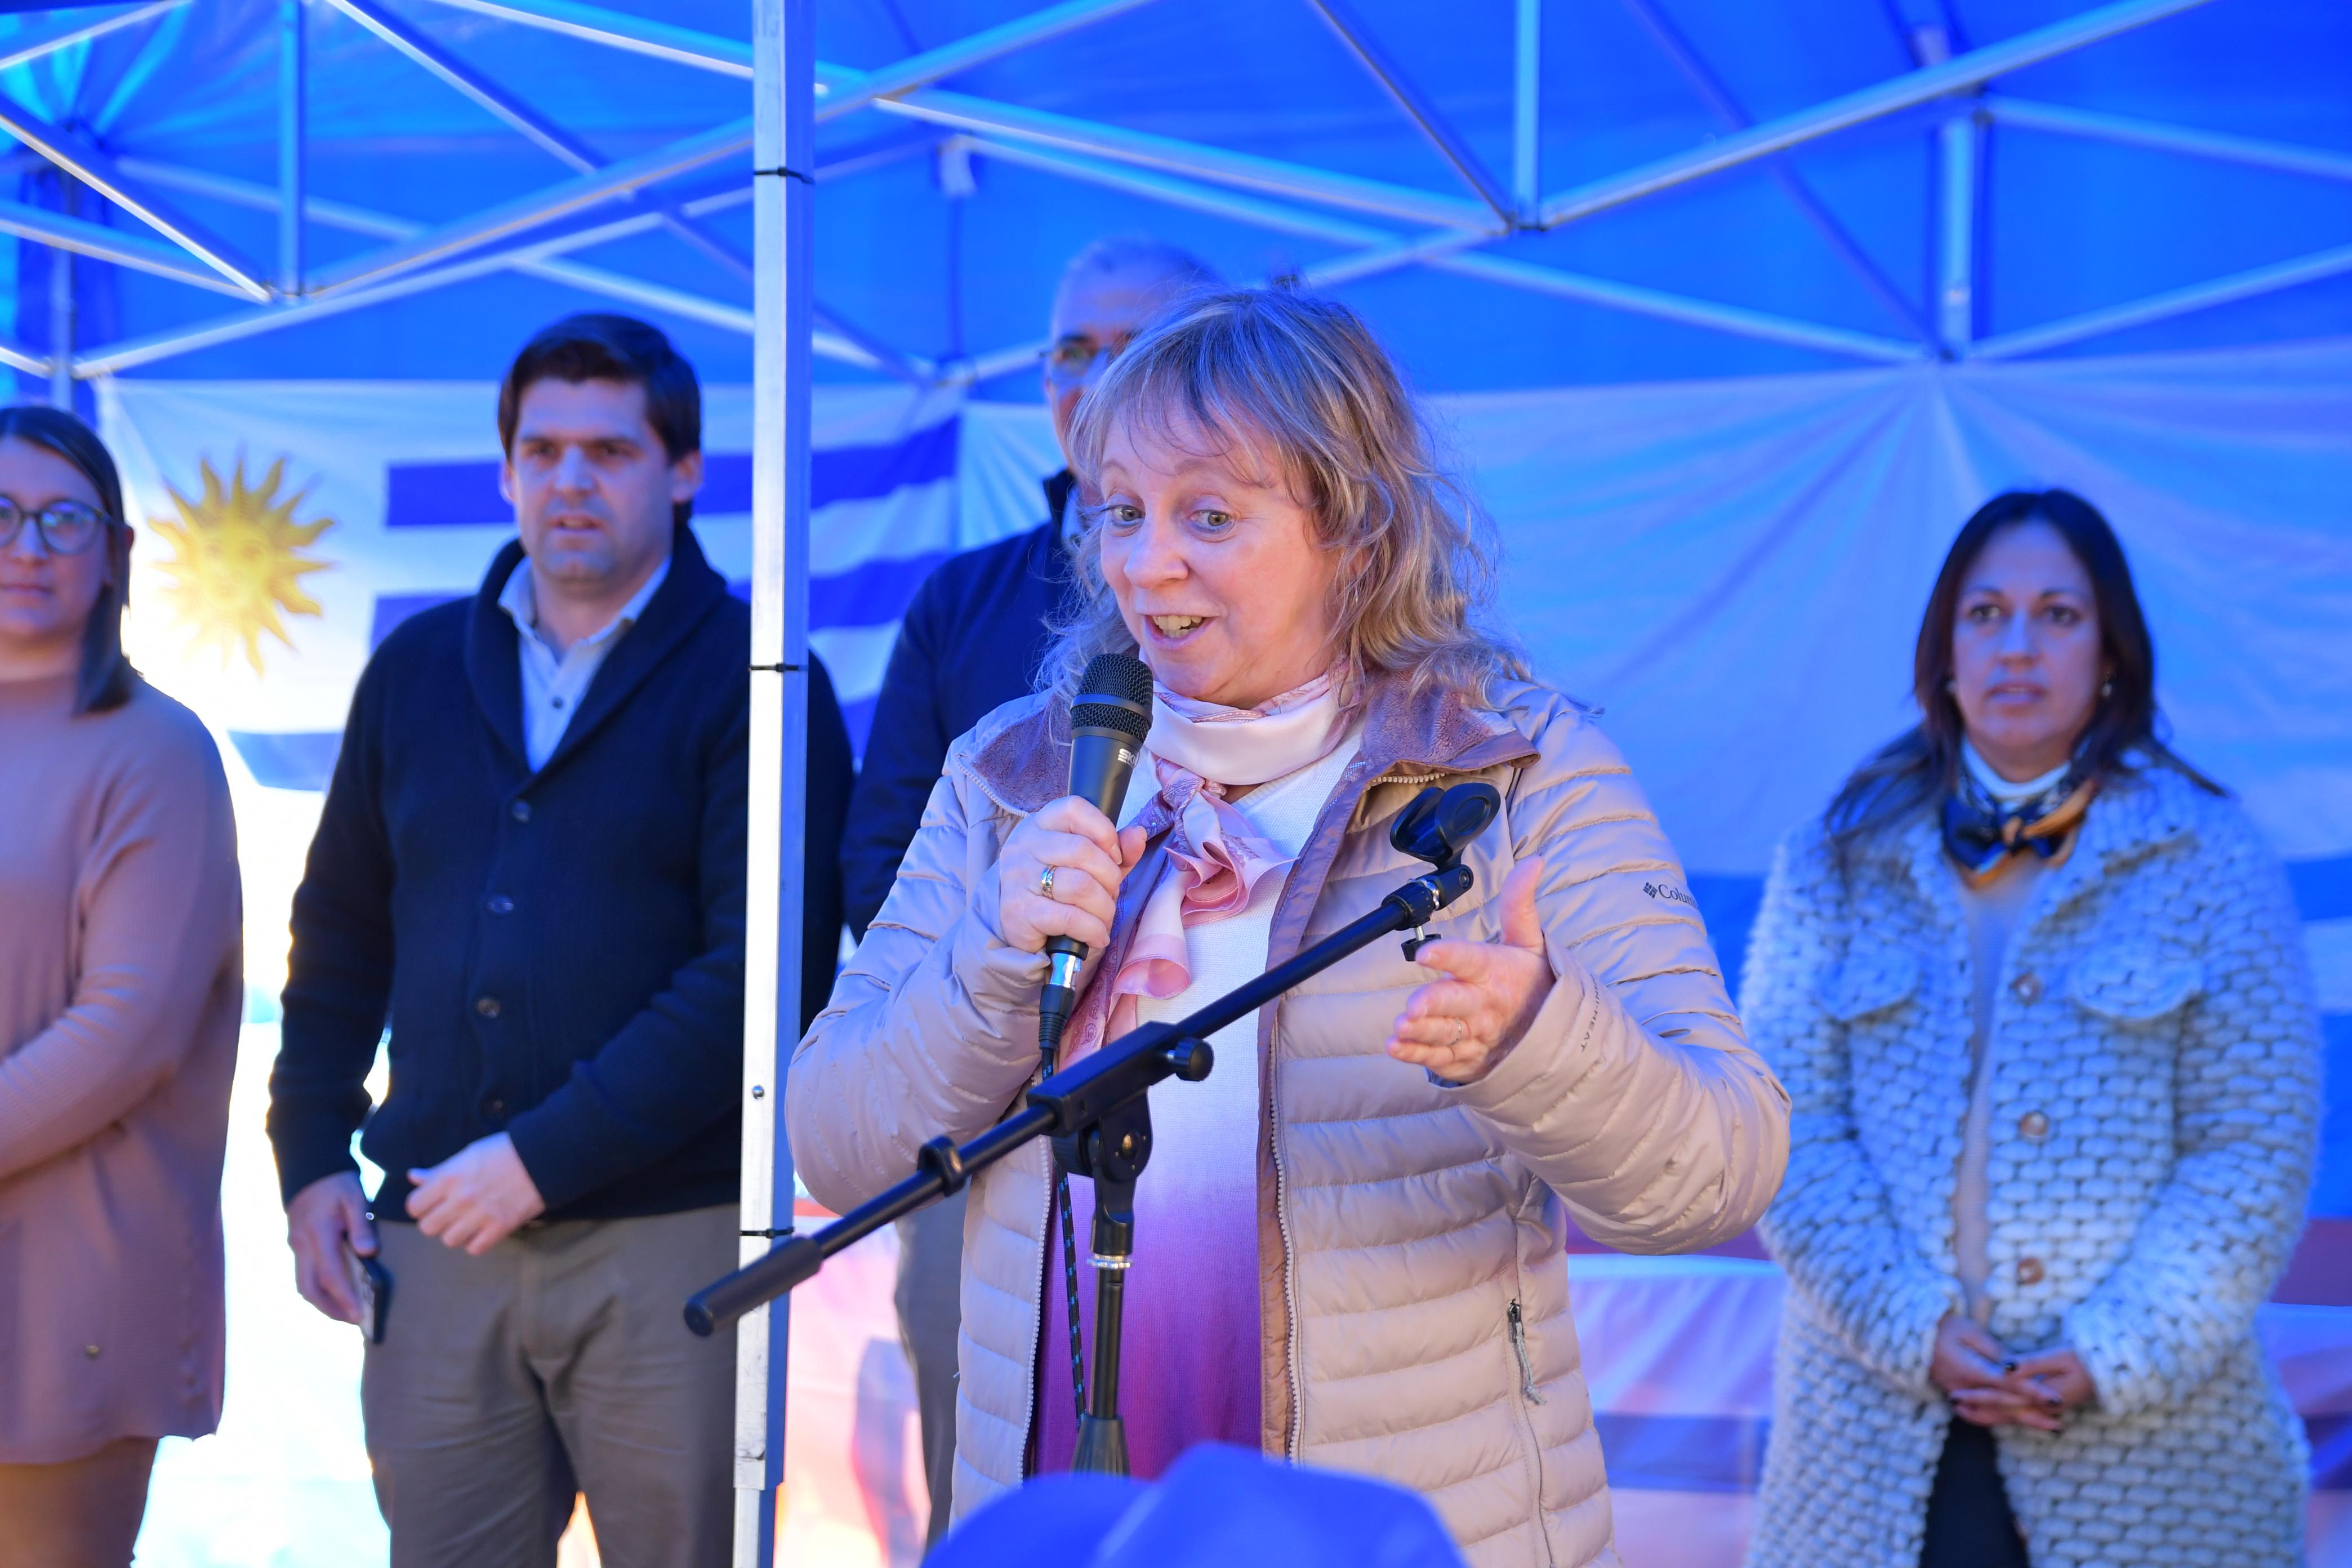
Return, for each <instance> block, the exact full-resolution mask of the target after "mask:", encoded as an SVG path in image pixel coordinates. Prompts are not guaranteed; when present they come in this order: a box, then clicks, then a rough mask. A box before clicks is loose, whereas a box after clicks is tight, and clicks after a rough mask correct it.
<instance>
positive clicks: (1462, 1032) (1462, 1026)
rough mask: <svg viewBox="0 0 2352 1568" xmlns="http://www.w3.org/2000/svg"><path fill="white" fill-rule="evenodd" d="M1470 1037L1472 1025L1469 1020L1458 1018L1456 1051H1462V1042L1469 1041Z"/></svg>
mask: <svg viewBox="0 0 2352 1568" xmlns="http://www.w3.org/2000/svg"><path fill="white" fill-rule="evenodd" d="M1469 1037H1470V1025H1469V1021H1468V1020H1467V1019H1463V1018H1456V1019H1454V1049H1455V1050H1457V1051H1458V1050H1460V1049H1461V1048H1462V1042H1463V1041H1465V1040H1466V1039H1468V1038H1469Z"/></svg>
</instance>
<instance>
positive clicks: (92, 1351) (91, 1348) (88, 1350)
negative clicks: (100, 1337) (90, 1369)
mask: <svg viewBox="0 0 2352 1568" xmlns="http://www.w3.org/2000/svg"><path fill="white" fill-rule="evenodd" d="M81 1353H82V1354H84V1355H86V1356H88V1357H89V1359H90V1360H92V1361H96V1360H97V1359H98V1347H97V1346H96V1345H84V1346H82V1347H81Z"/></svg>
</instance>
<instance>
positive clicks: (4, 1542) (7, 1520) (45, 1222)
mask: <svg viewBox="0 0 2352 1568" xmlns="http://www.w3.org/2000/svg"><path fill="white" fill-rule="evenodd" d="M130 569H131V529H130V527H129V525H128V524H127V523H125V522H124V521H122V486H121V479H119V478H118V477H117V475H116V472H115V467H114V459H113V458H112V457H111V456H110V455H109V454H108V452H107V450H106V447H105V446H104V445H103V444H102V443H101V442H100V440H99V438H98V437H97V436H96V435H95V434H94V433H92V431H91V430H90V428H89V426H86V425H84V424H83V423H82V422H81V421H80V420H79V419H77V418H75V417H74V416H72V415H70V414H67V413H63V412H60V411H58V410H56V409H51V408H39V407H16V408H6V409H0V802H5V805H0V1568H20V1565H21V1568H35V1565H38V1568H59V1565H62V1564H71V1565H73V1568H85V1565H88V1568H120V1565H122V1564H127V1563H129V1562H130V1561H131V1546H132V1543H133V1542H134V1541H135V1540H136V1538H137V1536H138V1533H139V1524H140V1521H141V1518H142V1515H143V1514H144V1512H145V1510H146V1506H147V1479H148V1473H149V1470H150V1469H151V1468H152V1465H153V1463H154V1458H155V1446H156V1441H157V1439H159V1438H163V1437H173V1436H182V1437H194V1436H202V1435H204V1434H205V1433H207V1432H210V1431H212V1430H213V1428H214V1427H215V1426H216V1425H217V1424H218V1422H219V1419H220V1406H221V1362H222V1352H223V1323H222V1279H221V1218H220V1182H221V1152H222V1146H223V1144H224V1143H225V1142H226V1138H227V1131H228V1096H229V1079H230V1075H231V1072H232V1069H233V1068H234V1067H235V1065H236V1032H237V1022H238V1016H239V1013H240V1003H241V1000H242V997H243V981H242V968H243V966H242V963H241V952H240V947H241V942H240V929H239V928H240V910H239V889H238V883H237V868H236V829H235V826H234V824H233V822H232V821H231V818H230V815H229V799H228V784H227V780H226V777H225V776H224V775H223V773H222V772H221V761H220V753H219V752H218V750H217V749H216V748H215V746H214V744H213V741H212V737H211V736H210V735H209V734H208V733H207V732H206V731H205V728H204V726H203V725H202V724H201V723H199V722H198V721H196V719H195V717H194V715H193V714H191V713H190V712H189V711H188V710H186V709H184V708H183V707H181V706H180V705H179V704H178V703H176V702H174V701H173V700H171V699H170V698H168V697H165V696H164V695H163V693H161V692H159V691H157V690H155V689H153V688H152V687H151V686H149V685H147V683H146V682H145V681H143V680H142V679H140V678H139V675H138V672H137V671H135V670H133V669H132V668H131V665H130V663H129V662H128V661H127V660H126V659H125V658H123V653H122V608H123V603H124V600H125V598H126V597H127V593H128V588H129V583H130Z"/></svg>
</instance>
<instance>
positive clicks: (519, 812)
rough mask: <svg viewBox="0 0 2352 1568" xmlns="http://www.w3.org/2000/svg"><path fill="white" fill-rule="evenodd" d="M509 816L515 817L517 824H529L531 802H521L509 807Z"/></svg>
mask: <svg viewBox="0 0 2352 1568" xmlns="http://www.w3.org/2000/svg"><path fill="white" fill-rule="evenodd" d="M507 815H508V816H511V817H513V818H514V819H515V820H516V821H517V822H529V821H530V802H529V801H527V800H519V801H517V802H515V803H514V804H513V805H510V806H509V807H507Z"/></svg>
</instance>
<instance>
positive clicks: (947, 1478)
mask: <svg viewBox="0 0 2352 1568" xmlns="http://www.w3.org/2000/svg"><path fill="white" fill-rule="evenodd" d="M1219 281H1220V279H1218V277H1217V275H1216V274H1215V273H1214V272H1213V271H1211V270H1210V269H1209V268H1208V267H1207V266H1206V265H1205V264H1204V263H1202V261H1201V260H1200V259H1199V258H1196V257H1194V256H1192V255H1191V254H1189V253H1188V252H1185V251H1182V250H1180V249H1178V248H1177V247H1174V246H1172V245H1169V244H1166V243H1164V242H1162V241H1160V240H1156V239H1146V238H1139V237H1113V238H1110V239H1101V240H1097V241H1096V242H1095V243H1094V244H1093V245H1091V246H1088V247H1087V248H1086V250H1085V251H1083V252H1082V253H1080V255H1079V256H1078V258H1076V260H1074V261H1072V262H1071V263H1070V265H1069V266H1068V268H1066V269H1065V270H1064V272H1063V274H1062V282H1061V286H1060V287H1059V288H1058V289H1055V293H1054V316H1053V343H1052V346H1050V347H1049V348H1047V349H1046V351H1045V402H1046V405H1047V406H1048V407H1050V408H1051V409H1052V410H1053V414H1054V436H1055V439H1056V440H1057V441H1060V442H1062V443H1063V446H1064V449H1065V450H1067V447H1068V441H1069V431H1070V416H1071V415H1072V414H1073V413H1074V412H1075V411H1076V408H1077V406H1078V399H1079V397H1080V396H1081V395H1084V393H1085V392H1086V389H1087V387H1088V386H1089V385H1091V384H1093V382H1094V380H1095V377H1096V376H1097V375H1098V374H1101V372H1102V368H1103V367H1104V366H1105V365H1107V364H1108V363H1110V361H1111V359H1112V358H1113V357H1114V356H1115V355H1117V354H1118V352H1119V350H1121V349H1123V348H1125V347H1126V346H1127V345H1128V342H1129V341H1130V340H1131V339H1133V338H1134V336H1135V335H1136V333H1137V332H1139V331H1141V330H1142V329H1143V326H1144V324H1145V323H1146V322H1148V321H1150V319H1151V318H1152V317H1153V316H1156V315H1158V314H1159V313H1160V310H1163V309H1164V308H1165V307H1166V306H1167V305H1168V304H1169V303H1170V302H1171V300H1175V299H1177V298H1178V297H1180V296H1181V295H1184V294H1187V293H1190V292H1192V290H1194V289H1203V288H1213V287H1215V286H1216V285H1217V284H1218V282H1219ZM1071 484H1072V481H1071V479H1070V472H1069V470H1068V469H1067V468H1064V469H1063V470H1062V471H1061V472H1060V473H1057V474H1055V476H1054V477H1053V478H1052V479H1047V480H1046V481H1045V514H1046V515H1045V521H1044V522H1042V523H1040V524H1039V525H1038V526H1036V527H1035V528H1033V529H1031V530H1029V531H1027V532H1025V533H1019V534H1015V535H1014V536H1013V537H1012V538H1010V539H1006V540H1001V541H999V542H996V543H994V544H991V545H987V546H984V547H982V548H981V549H978V550H971V551H967V552H964V553H963V554H961V555H958V556H956V557H955V558H954V559H952V560H950V561H948V562H945V563H942V564H941V565H940V567H939V569H938V570H936V571H934V572H933V573H932V574H930V576H929V578H927V579H926V580H925V581H924V583H923V585H922V586H921V587H920V588H919V589H917V590H916V593H915V597H914V600H913V602H912V603H911V604H909V605H908V606H907V615H906V618H905V620H903V621H902V622H901V623H900V624H899V627H898V644H897V646H896V647H893V648H892V649H891V652H890V667H889V669H888V671H887V673H886V674H885V675H884V677H883V679H882V693H881V696H880V698H879V699H878V700H877V702H876V704H875V708H874V727H873V730H872V731H871V733H870V734H869V736H868V738H867V740H866V757H865V762H864V763H863V765H862V766H861V767H860V768H859V770H858V774H857V788H856V794H855V795H853V796H852V797H851V800H850V806H849V826H848V828H847V830H846V831H845V833H844V835H843V837H842V851H841V874H842V893H843V902H844V904H845V908H846V910H847V913H848V916H849V929H850V931H852V932H853V933H854V934H855V935H856V937H857V938H858V939H859V940H860V941H863V940H864V939H865V936H866V926H867V925H868V924H869V923H871V922H872V921H873V920H874V918H875V915H876V914H877V912H878V911H879V910H880V909H881V908H882V900H884V899H886V898H887V897H888V896H889V892H890V884H891V883H892V881H894V880H895V879H897V877H898V862H899V860H900V859H901V858H904V857H905V855H906V853H907V846H908V844H909V843H910V842H912V841H913V839H914V837H915V829H916V827H917V826H919V825H920V823H921V822H922V818H923V805H924V803H925V802H926V801H928V800H929V799H930V795H931V786H932V785H933V784H937V783H938V782H939V777H940V768H941V767H942V766H943V765H945V763H946V762H947V755H948V747H949V745H950V744H951V743H952V742H954V741H955V740H956V739H957V738H958V737H959V736H961V735H962V734H963V733H964V731H967V730H970V729H971V727H972V726H973V725H974V724H977V723H978V722H980V721H981V720H982V719H983V718H985V717H986V716H987V715H988V713H989V712H990V711H991V710H993V709H995V708H998V707H1000V706H1002V705H1003V704H1004V703H1007V702H1010V701H1012V700H1013V699H1015V698H1017V697H1022V696H1025V695H1027V694H1028V692H1029V691H1031V690H1032V689H1034V682H1035V679H1036V675H1037V666H1038V662H1039V660H1040V659H1041V658H1043V657H1044V655H1045V647H1046V644H1047V641H1048V637H1047V634H1046V631H1045V620H1046V617H1047V616H1050V615H1051V614H1052V613H1053V612H1054V611H1055V609H1056V608H1057V607H1059V605H1060V604H1061V602H1062V595H1063V594H1064V592H1065V591H1066V589H1067V588H1068V586H1069V581H1070V579H1069V552H1070V544H1071V542H1072V540H1073V539H1074V538H1075V536H1076V530H1077V528H1078V527H1079V521H1078V518H1077V515H1076V509H1075V508H1074V507H1072V506H1071V505H1070V489H1071ZM963 1211H964V1200H963V1195H962V1194H957V1195H956V1196H955V1197H952V1198H950V1199H949V1200H947V1201H946V1202H944V1203H940V1204H937V1205H933V1206H932V1207H930V1208H929V1209H926V1210H924V1211H923V1212H922V1213H921V1214H919V1215H915V1216H914V1217H912V1218H911V1219H904V1220H900V1221H899V1222H898V1248H899V1250H898V1291H897V1300H898V1333H899V1338H900V1340H901V1341H902V1342H904V1343H905V1345H906V1347H907V1357H908V1360H909V1361H911V1362H912V1363H914V1367H915V1388H916V1393H917V1395H918V1397H919V1401H920V1403H921V1406H922V1418H923V1467H924V1470H925V1473H926V1475H927V1476H928V1478H929V1483H930V1493H931V1531H930V1541H931V1543H933V1544H936V1543H937V1542H938V1541H939V1539H940V1536H941V1535H943V1534H945V1533H946V1532H947V1524H948V1518H949V1507H948V1505H949V1500H950V1484H951V1482H952V1479H953V1477H954V1472H955V1406H956V1331H957V1328H958V1325H959V1322H960V1320H961V1311H960V1309H959V1306H958V1302H957V1299H956V1289H957V1280H958V1278H959V1276H960V1275H961V1271H962V1268H963Z"/></svg>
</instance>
